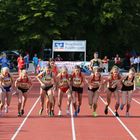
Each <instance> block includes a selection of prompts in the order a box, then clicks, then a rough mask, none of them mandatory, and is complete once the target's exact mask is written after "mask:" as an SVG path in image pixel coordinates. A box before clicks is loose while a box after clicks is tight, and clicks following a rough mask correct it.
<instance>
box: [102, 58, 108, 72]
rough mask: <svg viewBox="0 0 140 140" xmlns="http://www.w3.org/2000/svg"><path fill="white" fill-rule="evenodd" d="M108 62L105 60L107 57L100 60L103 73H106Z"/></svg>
mask: <svg viewBox="0 0 140 140" xmlns="http://www.w3.org/2000/svg"><path fill="white" fill-rule="evenodd" d="M108 62H109V59H108V58H107V56H105V57H104V59H103V60H102V63H103V68H104V72H108Z"/></svg>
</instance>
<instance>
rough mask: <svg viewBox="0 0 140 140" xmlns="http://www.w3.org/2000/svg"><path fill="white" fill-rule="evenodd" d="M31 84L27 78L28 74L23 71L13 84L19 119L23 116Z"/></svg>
mask: <svg viewBox="0 0 140 140" xmlns="http://www.w3.org/2000/svg"><path fill="white" fill-rule="evenodd" d="M31 86H32V82H31V80H30V78H29V77H28V73H27V71H26V70H25V69H23V70H21V73H20V75H19V78H17V80H16V82H15V87H16V88H17V96H18V116H19V117H21V116H22V115H23V114H24V108H25V105H26V101H27V97H28V93H29V92H30V89H31Z"/></svg>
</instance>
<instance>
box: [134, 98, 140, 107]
mask: <svg viewBox="0 0 140 140" xmlns="http://www.w3.org/2000/svg"><path fill="white" fill-rule="evenodd" d="M132 100H133V101H134V102H136V103H137V104H139V105H140V102H139V101H137V100H136V99H134V98H132Z"/></svg>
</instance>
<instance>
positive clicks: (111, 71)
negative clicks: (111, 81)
mask: <svg viewBox="0 0 140 140" xmlns="http://www.w3.org/2000/svg"><path fill="white" fill-rule="evenodd" d="M116 69H117V70H118V71H119V67H118V66H116V65H114V66H113V67H112V69H111V70H110V74H112V73H113V72H114V70H116Z"/></svg>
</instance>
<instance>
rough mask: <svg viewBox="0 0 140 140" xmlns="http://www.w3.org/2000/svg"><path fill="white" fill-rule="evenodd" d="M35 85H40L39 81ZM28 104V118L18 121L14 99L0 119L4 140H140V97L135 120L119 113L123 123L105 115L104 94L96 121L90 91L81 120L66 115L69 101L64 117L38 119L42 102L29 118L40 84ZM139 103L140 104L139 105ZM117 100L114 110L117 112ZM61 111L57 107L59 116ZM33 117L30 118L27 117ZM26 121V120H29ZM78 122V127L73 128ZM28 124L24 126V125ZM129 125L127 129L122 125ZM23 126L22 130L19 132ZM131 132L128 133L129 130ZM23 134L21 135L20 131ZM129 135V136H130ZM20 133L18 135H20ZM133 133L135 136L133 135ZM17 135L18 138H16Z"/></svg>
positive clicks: (0, 135) (133, 110)
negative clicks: (89, 99) (90, 105)
mask: <svg viewBox="0 0 140 140" xmlns="http://www.w3.org/2000/svg"><path fill="white" fill-rule="evenodd" d="M34 82H37V81H36V80H35V81H34ZM33 85H34V86H33V88H32V90H31V93H30V94H29V98H28V101H27V104H26V110H25V111H26V112H25V116H24V117H22V118H18V117H17V98H16V96H15V95H14V96H13V98H12V102H11V107H10V108H9V113H8V114H5V115H4V116H3V117H1V118H0V140H9V139H12V138H14V137H13V136H15V139H16V140H31V139H34V140H47V139H49V140H91V139H92V140H132V139H135V140H139V139H140V95H139V93H138V91H137V93H135V94H134V96H133V98H134V99H136V101H138V102H137V103H136V102H135V101H134V100H133V101H132V108H131V112H130V113H131V117H129V118H126V117H125V109H124V110H123V111H120V110H119V113H120V115H121V117H120V118H119V120H118V119H117V118H116V117H114V116H113V114H112V113H111V112H110V111H109V114H108V116H105V115H104V107H105V105H104V102H103V101H102V100H105V94H101V99H102V100H101V99H99V102H98V109H97V113H98V114H99V116H98V117H97V118H94V117H92V110H90V109H89V107H88V99H87V90H85V93H84V94H83V104H82V107H81V112H80V114H79V116H78V117H77V118H73V117H71V116H69V117H67V116H66V115H65V108H66V98H65V99H64V102H63V114H64V116H63V117H57V115H56V116H55V117H52V118H49V117H47V116H46V114H45V111H44V114H43V115H42V116H38V111H39V108H40V104H39V101H38V102H37V104H36V105H35V106H34V109H33V110H32V111H31V114H28V112H29V111H30V109H31V108H32V107H33V105H34V104H35V102H36V101H37V99H38V97H39V84H38V83H34V84H33ZM138 103H139V104H138ZM114 104H115V103H114V99H112V102H111V106H110V108H111V109H112V110H114ZM57 112H58V108H57V106H56V108H55V113H56V114H57ZM27 114H28V115H29V116H28V117H26V115H27ZM25 118H26V120H25ZM73 120H74V123H73V124H72V122H73ZM23 121H24V123H23ZM119 121H122V123H123V124H124V125H125V126H124V127H126V128H124V127H123V126H122V124H121V123H120V122H119ZM21 123H23V126H22V127H21V129H18V128H19V127H20V125H21ZM126 129H128V130H126ZM17 130H19V131H17ZM128 131H129V132H128ZM16 132H17V133H16ZM129 133H131V134H129ZM15 134H16V135H15Z"/></svg>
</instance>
